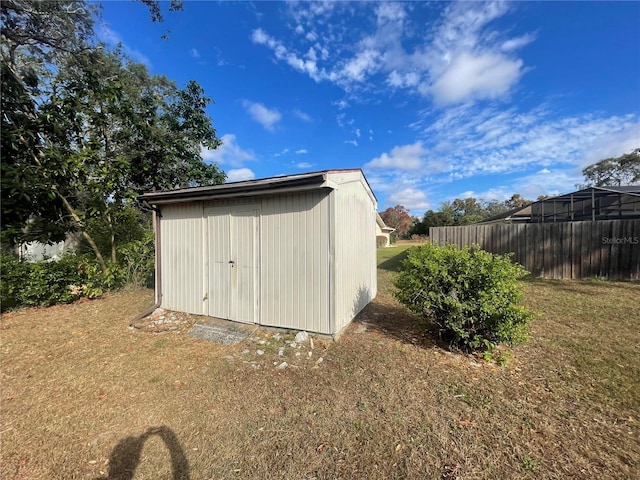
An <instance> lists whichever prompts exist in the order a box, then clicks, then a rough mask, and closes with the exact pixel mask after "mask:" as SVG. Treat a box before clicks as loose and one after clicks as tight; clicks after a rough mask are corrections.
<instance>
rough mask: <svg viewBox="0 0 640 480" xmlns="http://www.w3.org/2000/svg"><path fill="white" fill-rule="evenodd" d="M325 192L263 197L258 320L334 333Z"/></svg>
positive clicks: (272, 324)
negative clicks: (331, 315) (331, 320)
mask: <svg viewBox="0 0 640 480" xmlns="http://www.w3.org/2000/svg"><path fill="white" fill-rule="evenodd" d="M328 197H329V195H328V193H327V192H325V191H313V192H309V193H300V194H289V195H278V196H273V197H265V198H263V199H262V209H261V225H260V228H261V240H260V247H261V254H260V256H261V259H262V265H261V269H260V275H261V277H260V282H259V283H260V304H259V311H260V314H259V317H260V320H259V321H260V323H261V324H263V325H269V326H276V327H282V328H292V329H297V330H307V331H310V332H318V333H325V334H331V333H333V332H332V331H331V324H330V311H329V300H328V299H329V256H328V251H329V207H328Z"/></svg>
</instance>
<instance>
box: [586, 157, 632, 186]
mask: <svg viewBox="0 0 640 480" xmlns="http://www.w3.org/2000/svg"><path fill="white" fill-rule="evenodd" d="M582 174H583V175H584V179H585V181H586V185H587V186H594V187H612V186H620V185H631V184H634V183H637V182H640V148H636V149H635V150H633V151H632V152H630V153H625V154H624V155H621V156H619V157H616V158H605V159H603V160H600V161H599V162H596V163H594V164H592V165H589V166H588V167H585V168H584V169H583V170H582Z"/></svg>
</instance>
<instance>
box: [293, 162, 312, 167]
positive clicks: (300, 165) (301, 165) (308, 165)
mask: <svg viewBox="0 0 640 480" xmlns="http://www.w3.org/2000/svg"><path fill="white" fill-rule="evenodd" d="M296 167H298V168H311V167H313V163H309V162H300V163H296Z"/></svg>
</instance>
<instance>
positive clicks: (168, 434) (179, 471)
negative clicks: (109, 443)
mask: <svg viewBox="0 0 640 480" xmlns="http://www.w3.org/2000/svg"><path fill="white" fill-rule="evenodd" d="M153 435H158V436H159V437H160V438H161V439H162V441H163V442H164V444H165V446H166V447H167V449H168V450H169V455H170V456H171V472H172V474H173V480H189V479H190V478H191V477H190V475H189V462H188V461H187V457H186V456H185V454H184V450H183V449H182V446H181V445H180V442H179V441H178V437H176V434H175V433H173V431H172V430H171V429H170V428H169V427H165V426H162V427H152V428H149V429H148V430H147V431H146V432H144V433H143V434H142V435H140V436H138V437H126V438H124V439H122V440H120V441H119V442H118V444H117V445H116V446H115V448H114V449H113V451H112V452H111V457H110V458H109V474H108V476H107V477H100V478H97V479H96V480H131V479H132V478H133V476H134V474H135V471H136V468H137V467H138V464H139V463H140V457H141V455H142V448H143V447H144V444H145V442H146V441H147V439H149V437H151V436H153Z"/></svg>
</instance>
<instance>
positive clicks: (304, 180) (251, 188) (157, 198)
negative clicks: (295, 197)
mask: <svg viewBox="0 0 640 480" xmlns="http://www.w3.org/2000/svg"><path fill="white" fill-rule="evenodd" d="M345 172H360V173H361V174H362V170H360V169H359V168H354V169H338V170H322V171H319V172H309V173H300V174H295V175H282V176H279V177H269V178H261V179H257V180H245V181H241V182H230V183H224V184H222V185H208V186H205V187H191V188H180V189H177V190H167V191H161V192H147V193H145V194H144V195H142V196H141V197H140V198H141V199H142V200H144V201H147V202H148V203H150V204H154V205H158V204H165V203H178V202H190V201H196V200H205V199H206V200H210V199H214V198H228V197H246V196H257V195H267V194H274V193H290V192H299V191H304V190H316V189H321V188H327V189H335V188H336V187H337V185H336V184H335V183H333V182H332V181H331V178H330V176H331V174H332V173H345ZM362 178H363V179H364V181H365V183H366V184H367V187H368V190H369V191H370V193H371V195H372V196H373V200H374V202H375V201H376V199H375V195H374V194H373V191H372V190H371V187H370V186H369V183H368V182H367V179H366V178H365V177H364V174H362Z"/></svg>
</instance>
